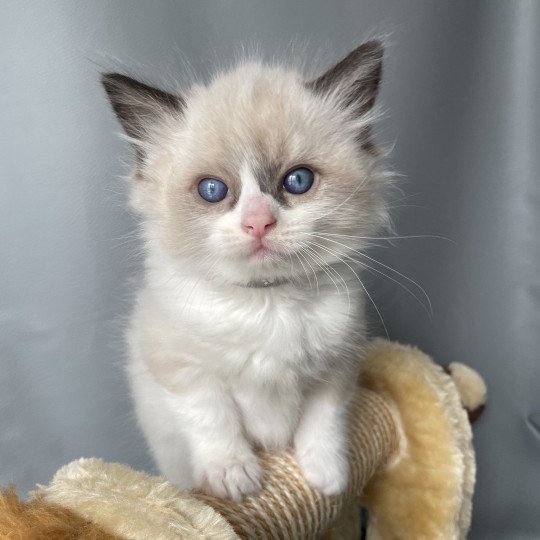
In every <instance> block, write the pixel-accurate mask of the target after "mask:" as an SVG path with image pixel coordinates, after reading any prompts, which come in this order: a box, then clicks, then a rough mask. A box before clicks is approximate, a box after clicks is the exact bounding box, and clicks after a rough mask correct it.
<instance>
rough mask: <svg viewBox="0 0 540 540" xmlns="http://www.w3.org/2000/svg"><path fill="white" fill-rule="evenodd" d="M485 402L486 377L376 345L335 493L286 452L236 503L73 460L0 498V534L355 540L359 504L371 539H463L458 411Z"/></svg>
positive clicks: (470, 478)
mask: <svg viewBox="0 0 540 540" xmlns="http://www.w3.org/2000/svg"><path fill="white" fill-rule="evenodd" d="M485 397H486V390H485V385H484V382H483V380H482V379H481V378H480V376H479V375H478V374H477V373H476V372H475V371H473V370H472V369H470V368H468V367H467V366H465V365H463V364H458V363H455V364H450V366H449V368H448V370H447V371H446V372H445V371H444V370H443V369H442V368H440V367H439V366H437V365H436V364H434V363H433V362H432V361H431V359H430V358H429V357H427V356H426V355H425V354H423V353H422V352H420V351H419V350H418V349H416V348H413V347H408V346H404V345H399V344H396V343H390V342H388V341H383V340H376V341H374V342H373V343H372V344H371V345H370V347H369V350H368V352H367V355H366V358H365V360H364V361H363V363H362V371H361V376H360V379H359V391H358V393H357V396H356V398H355V400H354V403H353V405H352V409H351V418H350V437H351V442H350V449H349V460H350V465H351V471H350V481H349V485H348V488H347V490H346V492H345V493H343V494H342V495H340V496H338V497H326V496H323V495H321V494H319V493H317V492H316V491H314V490H313V489H312V488H311V487H310V486H309V485H308V484H307V483H306V481H305V480H304V479H303V477H302V475H301V473H300V470H299V468H298V467H297V465H296V463H295V461H294V458H293V456H292V454H291V453H289V452H285V451H284V452H281V453H264V452H263V453H260V459H261V464H262V465H263V467H264V487H263V490H262V492H260V493H258V494H256V495H254V496H250V497H248V498H246V499H245V500H244V501H243V503H242V504H237V503H234V502H232V501H229V500H224V499H217V498H215V497H211V496H208V495H204V494H201V493H187V492H182V491H180V490H178V489H177V488H176V487H174V486H173V485H171V484H169V483H168V482H166V481H165V480H164V479H163V478H161V477H152V476H149V475H147V474H145V473H142V472H137V471H134V470H133V469H131V468H129V467H127V466H125V465H120V464H111V463H105V462H103V461H102V460H99V459H80V460H77V461H74V462H72V463H70V464H68V465H66V466H64V467H62V468H61V469H60V470H59V471H58V472H57V473H56V475H55V476H54V478H53V479H52V481H51V483H50V484H49V485H47V486H38V488H37V489H36V490H35V491H34V492H33V493H32V494H31V499H30V501H29V502H28V503H22V502H21V501H20V500H18V499H17V498H16V496H15V495H14V492H13V491H10V490H6V491H4V493H3V498H2V499H1V500H0V536H1V537H2V538H4V537H6V536H7V537H10V538H66V539H67V538H81V539H82V538H84V539H98V538H103V539H111V540H112V539H120V538H124V539H147V538H152V539H164V540H165V539H171V540H172V539H179V538H181V539H189V540H191V539H199V538H205V539H212V540H229V539H230V540H232V539H238V538H249V539H252V538H256V539H286V540H289V539H291V540H292V539H298V540H304V539H313V538H321V537H323V538H326V539H333V540H337V539H343V540H344V539H357V538H359V534H360V521H359V520H360V506H361V505H363V506H366V507H367V508H368V509H369V528H368V538H369V539H370V540H375V539H385V540H387V539H392V538H396V539H397V538H399V539H411V540H412V539H414V540H419V539H429V540H435V539H444V540H448V539H463V538H465V537H466V534H467V531H468V529H469V526H470V520H471V499H472V493H473V488H474V478H475V459H474V452H473V449H472V445H471V428H470V424H469V420H468V418H467V413H466V410H469V411H473V410H476V411H478V410H479V408H481V407H482V406H483V403H484V401H485ZM464 407H465V408H464ZM40 535H41V536H40Z"/></svg>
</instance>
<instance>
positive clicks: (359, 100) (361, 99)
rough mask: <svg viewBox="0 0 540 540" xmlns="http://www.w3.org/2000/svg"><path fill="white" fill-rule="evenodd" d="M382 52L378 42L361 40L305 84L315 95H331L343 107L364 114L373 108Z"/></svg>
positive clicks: (380, 73)
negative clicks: (323, 71)
mask: <svg viewBox="0 0 540 540" xmlns="http://www.w3.org/2000/svg"><path fill="white" fill-rule="evenodd" d="M383 54H384V48H383V45H382V43H381V42H380V41H375V40H373V41H368V42H366V43H363V44H362V45H360V46H359V47H357V48H356V49H354V51H352V52H350V53H349V54H348V55H347V56H346V57H345V58H344V59H343V60H341V61H340V62H338V63H337V64H336V65H335V66H334V67H333V68H331V69H330V70H328V71H327V72H326V73H325V74H324V75H321V76H320V77H319V78H318V79H315V80H314V81H310V82H308V83H307V86H308V88H310V89H311V90H313V91H315V92H316V93H318V94H334V95H336V97H337V98H338V99H339V100H340V101H341V104H342V106H344V107H347V108H352V109H353V111H354V112H355V113H356V114H358V115H362V114H365V113H367V112H368V111H370V110H371V109H372V108H373V105H374V104H375V99H376V97H377V93H378V91H379V83H380V81H381V75H382V58H383Z"/></svg>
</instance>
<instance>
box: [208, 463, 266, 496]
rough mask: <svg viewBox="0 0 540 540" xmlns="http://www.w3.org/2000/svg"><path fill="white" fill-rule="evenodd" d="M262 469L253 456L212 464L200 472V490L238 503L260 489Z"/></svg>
mask: <svg viewBox="0 0 540 540" xmlns="http://www.w3.org/2000/svg"><path fill="white" fill-rule="evenodd" d="M261 477H262V469H261V466H260V465H259V460H258V459H257V457H256V456H255V455H254V454H251V455H248V456H245V457H244V458H237V459H231V460H228V461H225V462H221V463H212V464H209V465H207V466H206V467H205V469H204V471H203V472H202V481H201V484H202V489H203V490H204V491H206V492H207V493H208V494H210V495H216V496H217V497H226V498H229V499H232V500H233V501H236V502H240V501H241V500H242V499H243V498H244V497H245V496H246V495H249V494H250V493H255V492H257V491H259V490H260V489H261Z"/></svg>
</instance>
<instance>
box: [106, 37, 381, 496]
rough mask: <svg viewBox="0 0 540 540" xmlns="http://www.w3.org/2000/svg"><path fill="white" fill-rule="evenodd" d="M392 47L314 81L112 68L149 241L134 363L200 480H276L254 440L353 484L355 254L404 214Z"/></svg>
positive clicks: (203, 485)
mask: <svg viewBox="0 0 540 540" xmlns="http://www.w3.org/2000/svg"><path fill="white" fill-rule="evenodd" d="M382 55H383V50H382V46H381V44H380V43H378V42H376V41H371V42H368V43H365V44H363V45H361V46H360V47H358V48H357V49H355V50H354V51H352V52H351V53H350V54H349V55H348V56H347V57H346V58H345V59H343V60H342V61H341V62H339V63H338V64H337V65H336V66H334V67H333V68H332V69H330V70H329V71H328V72H326V73H325V74H324V75H322V76H320V77H319V78H318V79H316V80H312V81H306V80H304V79H303V77H302V76H301V75H300V74H299V73H297V72H295V71H289V70H286V69H283V68H280V67H272V66H267V65H263V64H261V63H256V62H245V63H241V64H240V65H239V66H238V67H236V68H235V69H234V70H232V71H230V72H227V73H222V74H218V75H217V76H215V78H214V79H213V80H212V81H211V82H210V83H209V84H208V85H206V86H203V85H194V86H193V87H191V88H190V89H189V91H187V92H185V93H184V94H183V95H173V94H169V93H166V92H164V91H162V90H158V89H155V88H152V87H149V86H146V85H145V84H142V83H140V82H137V81H135V80H133V79H130V78H128V77H126V76H124V75H119V74H106V75H104V76H103V84H104V86H105V89H106V91H107V94H108V96H109V98H110V101H111V103H112V106H113V109H114V111H115V113H116V115H117V116H118V118H119V120H120V122H121V123H122V126H123V127H124V130H125V131H126V133H127V135H128V137H129V139H130V141H131V142H132V144H133V146H134V149H135V153H136V165H135V170H134V173H133V182H132V205H133V207H134V208H135V209H136V210H137V211H138V212H139V213H140V214H141V216H142V230H143V234H144V238H145V242H146V250H147V259H146V278H145V283H144V287H143V288H142V290H141V291H140V292H139V294H138V299H137V304H136V308H135V311H134V314H133V316H132V320H131V325H130V328H129V331H128V334H127V337H128V342H129V349H130V361H129V367H128V372H129V377H130V382H131V387H132V392H133V397H134V401H135V407H136V412H137V416H138V419H139V422H140V425H141V427H142V430H143V432H144V433H145V435H146V438H147V440H148V443H149V446H150V448H151V451H152V453H153V455H154V458H155V460H156V462H157V464H158V466H159V468H160V470H161V471H162V473H163V474H164V475H165V476H166V477H167V478H168V479H169V480H170V481H172V482H174V483H175V484H177V485H178V486H180V487H182V488H192V487H194V488H199V489H204V490H206V491H207V492H209V493H212V494H215V495H218V496H223V497H230V498H232V499H234V500H241V499H242V497H243V496H244V495H246V494H249V493H252V492H255V491H257V490H258V489H259V488H260V486H261V468H260V466H259V463H258V461H257V457H256V454H255V453H254V448H258V447H262V448H266V449H272V448H285V447H288V446H293V448H294V452H295V455H296V458H297V460H298V463H299V465H300V467H301V469H302V471H303V473H304V475H305V477H306V479H307V480H308V482H310V483H311V485H313V487H315V488H316V489H318V490H320V491H322V492H323V493H325V494H330V495H331V494H337V493H339V492H341V491H342V490H343V489H344V488H345V487H346V485H347V473H348V469H347V467H348V465H347V458H346V453H347V436H346V422H347V407H348V403H349V401H350V399H351V396H352V395H353V393H354V391H355V386H356V378H357V371H358V363H359V359H360V357H361V350H362V345H363V343H364V340H365V329H364V326H365V324H364V313H363V298H364V294H366V293H365V289H363V286H362V285H361V283H359V281H358V279H357V277H356V274H355V272H356V270H357V269H358V266H359V265H358V263H357V262H356V261H355V260H354V256H355V255H356V253H357V252H358V250H362V249H365V247H366V245H367V243H366V240H367V239H368V238H369V237H371V236H373V235H374V234H375V233H376V231H377V230H378V229H379V228H380V227H381V226H382V225H384V224H385V223H386V221H387V213H386V209H385V205H384V201H383V193H382V191H383V186H384V183H385V174H384V173H382V172H381V171H379V170H378V167H377V166H378V153H377V150H376V147H375V146H374V144H373V141H372V139H371V133H370V129H371V124H372V121H373V117H374V114H373V105H374V101H375V98H376V94H377V91H378V86H379V81H380V77H381V63H382Z"/></svg>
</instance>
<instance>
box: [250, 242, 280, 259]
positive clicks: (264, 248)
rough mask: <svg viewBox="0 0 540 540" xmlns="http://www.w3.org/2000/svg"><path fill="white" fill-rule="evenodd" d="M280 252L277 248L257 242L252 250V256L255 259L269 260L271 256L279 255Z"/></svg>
mask: <svg viewBox="0 0 540 540" xmlns="http://www.w3.org/2000/svg"><path fill="white" fill-rule="evenodd" d="M278 254H279V252H278V251H276V249H275V248H273V247H272V246H270V245H269V244H268V243H265V242H262V241H260V242H257V243H256V244H255V245H254V246H253V248H252V249H251V252H250V256H251V257H252V258H255V259H259V260H260V259H267V258H268V257H271V256H274V257H275V256H276V255H278Z"/></svg>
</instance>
